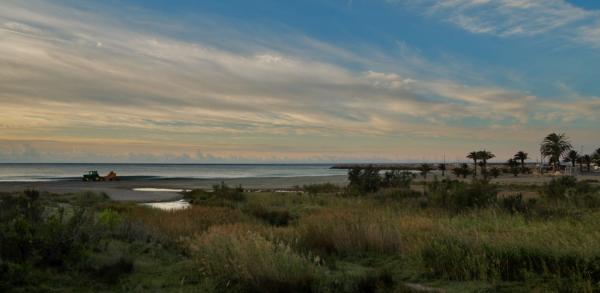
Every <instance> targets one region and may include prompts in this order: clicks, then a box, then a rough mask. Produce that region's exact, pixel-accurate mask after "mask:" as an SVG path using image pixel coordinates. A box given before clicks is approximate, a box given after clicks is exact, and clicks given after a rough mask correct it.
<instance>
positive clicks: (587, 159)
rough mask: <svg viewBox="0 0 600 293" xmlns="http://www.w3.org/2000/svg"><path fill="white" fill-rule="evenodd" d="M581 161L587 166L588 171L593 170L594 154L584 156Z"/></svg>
mask: <svg viewBox="0 0 600 293" xmlns="http://www.w3.org/2000/svg"><path fill="white" fill-rule="evenodd" d="M581 162H582V163H584V164H585V166H586V167H587V171H588V172H590V170H591V168H590V165H591V164H592V156H590V155H585V156H582V157H581Z"/></svg>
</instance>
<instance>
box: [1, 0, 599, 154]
mask: <svg viewBox="0 0 600 293" xmlns="http://www.w3.org/2000/svg"><path fill="white" fill-rule="evenodd" d="M27 3H29V5H28V4H27ZM27 3H25V2H18V1H7V2H6V3H2V4H0V8H1V9H0V40H1V44H0V64H1V65H2V70H1V71H0V107H1V108H2V113H1V115H0V162H35V161H49V162H63V161H68V162H80V161H98V162H123V161H132V162H219V161H223V162H280V161H285V162H287V161H289V162H336V161H390V160H392V161H406V160H429V161H439V160H441V158H442V157H443V156H444V154H445V156H446V159H447V160H449V161H453V160H459V159H460V160H463V159H464V155H465V154H466V153H467V152H469V151H472V150H476V149H483V148H486V149H489V150H492V151H493V152H495V153H496V154H497V155H498V157H499V158H501V159H502V160H504V158H505V157H508V156H511V155H512V154H513V153H514V152H516V151H518V150H524V151H527V152H529V153H530V154H531V156H532V158H536V157H537V153H538V144H539V142H540V141H541V139H542V138H543V136H545V135H546V134H547V133H549V132H555V131H556V132H566V133H567V134H568V136H569V137H570V138H571V139H572V141H573V144H574V145H576V146H579V145H585V148H586V149H587V150H589V151H591V150H593V149H595V148H597V147H599V146H598V145H594V144H595V143H598V142H599V141H600V134H598V131H597V128H593V127H592V128H590V127H589V126H588V125H589V124H586V125H580V124H577V123H574V122H573V121H575V120H576V119H578V118H580V117H587V118H586V119H589V120H590V121H598V119H599V118H600V115H598V114H597V109H599V108H600V98H598V97H587V98H581V99H576V98H575V100H568V101H567V100H565V102H561V101H546V100H541V99H540V98H539V97H537V96H535V95H533V94H531V93H529V92H524V91H521V90H516V89H511V88H505V87H503V86H498V85H494V84H493V83H488V82H482V83H481V84H477V85H474V84H469V83H464V82H461V81H459V80H455V79H453V78H451V77H448V76H444V75H443V74H441V73H442V72H447V71H451V70H454V69H453V68H449V67H447V66H446V65H445V64H436V63H433V62H430V61H429V60H427V59H426V58H423V57H422V56H421V55H420V54H418V52H416V51H414V50H411V49H410V48H404V49H403V50H404V51H403V52H402V53H403V54H402V58H393V60H392V58H391V57H390V56H386V55H385V54H384V53H382V52H378V51H372V52H371V53H372V55H371V56H364V55H362V54H357V53H355V52H352V51H349V50H346V49H343V48H338V47H335V46H332V45H329V44H327V43H324V42H321V41H317V40H315V39H311V38H309V37H307V36H303V35H300V34H299V35H297V36H296V35H285V36H277V35H275V36H271V35H265V36H264V37H263V39H259V40H256V37H246V36H243V34H242V33H239V32H236V31H235V29H234V28H223V27H221V26H220V25H215V26H214V27H210V25H209V24H207V30H210V29H216V28H217V27H220V28H221V29H223V35H224V36H227V37H228V38H230V39H228V41H229V42H230V43H231V44H230V46H231V47H236V48H238V47H242V48H243V49H236V50H232V49H228V48H223V46H222V44H219V45H216V44H213V43H212V42H211V40H210V38H207V39H206V41H205V42H203V41H190V40H186V39H183V38H178V37H176V36H174V35H176V34H174V35H166V34H163V33H161V32H160V31H161V30H173V31H176V32H180V30H183V29H182V28H179V27H176V26H175V25H174V26H175V27H173V28H171V27H169V24H160V23H154V24H152V25H151V26H150V27H149V28H148V29H141V28H140V27H139V26H137V27H136V26H128V25H126V23H124V22H123V21H122V20H119V19H115V18H111V17H110V16H106V15H102V14H100V13H99V14H95V13H93V12H91V11H89V10H85V11H84V10H79V9H75V8H73V7H65V6H61V5H60V4H57V3H54V2H40V1H33V2H27ZM31 3H35V4H31ZM139 17H140V18H143V17H141V16H139ZM154 26H156V27H154ZM159 28H160V29H159ZM259 38H260V37H259ZM373 50H375V49H373ZM299 52H300V53H299ZM331 60H344V62H347V63H350V62H352V63H354V64H360V67H361V68H366V69H360V70H357V69H353V68H349V67H348V66H342V65H340V64H339V63H338V62H334V61H331ZM416 68H418V70H417V69H416ZM421 71H426V72H429V73H431V74H429V75H423V74H421V73H420V72H421ZM464 75H466V76H467V75H468V76H474V77H475V76H478V73H477V72H476V71H470V70H465V71H464ZM463 120H469V121H472V122H471V123H470V124H469V125H465V124H464V123H463V122H461V121H463ZM533 120H535V121H537V122H535V121H534V122H532V121H533ZM540 121H544V123H539V122H540ZM577 148H579V147H577Z"/></svg>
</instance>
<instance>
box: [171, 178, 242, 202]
mask: <svg viewBox="0 0 600 293" xmlns="http://www.w3.org/2000/svg"><path fill="white" fill-rule="evenodd" d="M183 198H184V199H186V200H187V201H189V202H190V203H191V204H198V205H206V206H229V207H235V204H237V203H241V202H245V201H246V194H245V193H244V189H243V188H242V187H241V186H238V187H235V188H231V187H229V186H227V184H225V183H224V182H221V184H215V185H213V190H212V192H208V191H205V190H202V189H194V190H192V191H190V192H186V193H185V194H184V196H183Z"/></svg>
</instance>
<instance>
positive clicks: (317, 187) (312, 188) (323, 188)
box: [302, 183, 342, 195]
mask: <svg viewBox="0 0 600 293" xmlns="http://www.w3.org/2000/svg"><path fill="white" fill-rule="evenodd" d="M302 190H304V191H306V192H307V193H308V194H312V195H316V194H319V193H335V192H339V191H341V190H342V188H340V187H339V186H337V185H335V184H333V183H321V184H309V185H304V186H302Z"/></svg>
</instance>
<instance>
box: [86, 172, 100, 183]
mask: <svg viewBox="0 0 600 293" xmlns="http://www.w3.org/2000/svg"><path fill="white" fill-rule="evenodd" d="M82 179H83V181H100V180H102V177H100V175H98V171H88V173H87V174H83V178H82Z"/></svg>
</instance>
